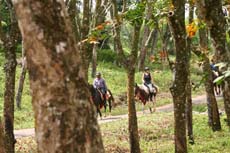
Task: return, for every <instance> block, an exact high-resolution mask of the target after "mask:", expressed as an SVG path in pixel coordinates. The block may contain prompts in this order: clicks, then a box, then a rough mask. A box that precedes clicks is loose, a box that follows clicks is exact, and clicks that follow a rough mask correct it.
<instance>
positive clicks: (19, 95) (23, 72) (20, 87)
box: [16, 59, 26, 109]
mask: <svg viewBox="0 0 230 153" xmlns="http://www.w3.org/2000/svg"><path fill="white" fill-rule="evenodd" d="M23 60H24V59H23ZM24 62H25V61H23V64H22V70H21V74H20V78H19V82H18V90H17V91H18V92H17V94H16V105H17V108H19V109H21V100H22V92H23V87H24V81H25V77H26V63H24Z"/></svg>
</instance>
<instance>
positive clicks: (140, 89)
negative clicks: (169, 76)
mask: <svg viewBox="0 0 230 153" xmlns="http://www.w3.org/2000/svg"><path fill="white" fill-rule="evenodd" d="M153 88H154V90H153V92H150V91H148V89H147V87H145V85H137V84H136V85H135V88H134V93H135V97H136V98H138V99H139V100H140V101H141V102H142V111H143V113H144V105H145V104H146V103H147V102H152V103H153V111H154V112H155V110H156V95H157V93H158V91H159V89H158V87H157V86H154V87H153ZM149 110H150V112H151V113H152V108H151V107H150V106H149Z"/></svg>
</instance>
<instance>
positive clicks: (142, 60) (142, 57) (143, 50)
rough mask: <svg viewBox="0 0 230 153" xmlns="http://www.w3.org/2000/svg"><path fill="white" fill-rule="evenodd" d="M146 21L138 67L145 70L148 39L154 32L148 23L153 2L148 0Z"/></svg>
mask: <svg viewBox="0 0 230 153" xmlns="http://www.w3.org/2000/svg"><path fill="white" fill-rule="evenodd" d="M146 3H147V5H146V10H145V11H146V12H145V13H146V21H145V25H144V30H143V31H144V33H143V38H142V42H141V49H140V57H139V59H138V60H139V61H138V69H139V71H142V70H144V66H145V65H144V64H145V57H146V54H147V50H148V42H147V41H148V40H149V37H151V35H152V32H151V30H150V27H149V25H148V21H149V20H150V18H151V16H152V5H151V4H152V3H151V2H149V1H147V2H146Z"/></svg>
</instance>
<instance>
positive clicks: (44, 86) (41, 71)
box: [14, 0, 104, 153]
mask: <svg viewBox="0 0 230 153" xmlns="http://www.w3.org/2000/svg"><path fill="white" fill-rule="evenodd" d="M14 7H15V10H16V14H17V17H18V22H19V27H20V30H21V33H22V37H23V42H24V49H25V54H26V57H27V58H26V61H27V64H28V72H29V81H30V89H31V93H32V105H33V110H34V114H35V133H36V141H37V144H38V145H37V148H38V152H59V153H66V152H69V153H94V152H98V153H103V152H104V147H103V143H102V139H101V134H100V129H99V126H98V123H97V118H96V113H95V108H94V106H93V104H92V103H91V102H90V97H89V91H88V83H87V81H86V78H85V74H84V71H83V68H84V66H83V64H84V63H83V62H82V57H81V55H80V51H79V50H78V48H77V46H76V41H75V37H74V33H73V30H72V27H71V22H70V20H69V18H68V14H67V11H66V9H65V4H64V1H59V0H46V1H40V0H18V1H14Z"/></svg>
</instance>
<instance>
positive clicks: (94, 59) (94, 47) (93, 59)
mask: <svg viewBox="0 0 230 153" xmlns="http://www.w3.org/2000/svg"><path fill="white" fill-rule="evenodd" d="M96 71H97V45H96V44H94V45H93V57H92V74H91V77H92V78H94V77H95V75H96Z"/></svg>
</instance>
